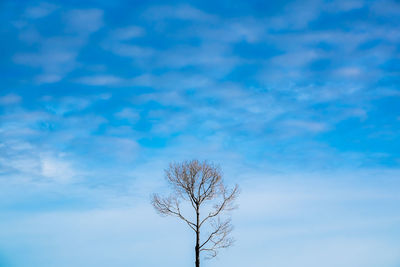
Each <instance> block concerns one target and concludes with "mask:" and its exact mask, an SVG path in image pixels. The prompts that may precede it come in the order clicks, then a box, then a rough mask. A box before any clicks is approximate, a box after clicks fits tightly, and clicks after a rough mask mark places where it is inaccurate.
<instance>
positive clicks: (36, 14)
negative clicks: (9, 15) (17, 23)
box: [25, 2, 58, 19]
mask: <svg viewBox="0 0 400 267" xmlns="http://www.w3.org/2000/svg"><path fill="white" fill-rule="evenodd" d="M57 8H58V7H57V6H56V5H54V4H50V3H44V2H42V3H40V4H39V5H37V6H33V7H28V8H27V9H26V10H25V16H26V17H28V18H30V19H39V18H43V17H46V16H48V15H49V14H51V13H52V12H54V11H55V10H56V9H57Z"/></svg>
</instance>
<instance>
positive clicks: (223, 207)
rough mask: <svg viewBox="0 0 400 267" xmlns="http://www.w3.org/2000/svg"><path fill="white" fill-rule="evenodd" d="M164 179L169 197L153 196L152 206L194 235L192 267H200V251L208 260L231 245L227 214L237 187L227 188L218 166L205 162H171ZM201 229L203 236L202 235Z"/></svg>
mask: <svg viewBox="0 0 400 267" xmlns="http://www.w3.org/2000/svg"><path fill="white" fill-rule="evenodd" d="M165 177H166V179H167V182H168V183H169V184H170V185H171V187H172V194H171V195H170V196H168V197H160V196H159V195H158V194H154V195H153V197H152V205H153V206H154V208H155V209H156V210H157V212H158V213H159V214H161V215H164V216H167V215H170V216H176V217H178V218H180V219H181V220H183V221H184V222H186V224H187V225H188V226H189V227H190V228H191V229H192V230H193V231H194V232H195V234H196V245H195V254H196V260H195V263H196V265H195V266H196V267H200V253H201V252H202V251H204V252H206V254H207V256H208V258H213V257H215V256H216V255H217V253H218V250H219V249H220V248H227V247H229V246H231V245H232V244H233V239H232V238H230V237H229V234H230V232H231V231H232V228H233V227H232V225H231V218H230V217H229V216H227V214H226V211H230V210H233V209H235V208H236V206H234V204H233V202H234V200H235V199H236V197H237V196H238V194H239V189H238V186H237V185H235V187H233V188H232V189H228V188H227V187H226V186H225V185H224V183H223V179H222V172H221V170H220V168H219V166H216V165H214V164H213V163H208V162H207V161H203V162H199V161H198V160H192V161H185V162H181V163H171V164H170V165H169V168H168V169H166V170H165ZM182 201H184V202H186V203H188V205H189V206H191V208H190V209H191V211H192V216H191V217H187V216H186V215H184V214H183V212H182V209H181V203H182ZM192 208H193V209H192ZM191 218H193V219H191ZM204 228H205V229H206V231H205V232H206V234H205V235H204V234H203V232H201V229H204ZM200 233H202V234H203V235H200Z"/></svg>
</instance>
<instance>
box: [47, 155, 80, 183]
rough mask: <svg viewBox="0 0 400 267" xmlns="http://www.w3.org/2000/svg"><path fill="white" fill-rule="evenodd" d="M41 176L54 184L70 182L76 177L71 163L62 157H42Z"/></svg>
mask: <svg viewBox="0 0 400 267" xmlns="http://www.w3.org/2000/svg"><path fill="white" fill-rule="evenodd" d="M40 163H41V174H42V176H43V177H46V178H49V179H51V180H52V181H55V182H70V181H71V180H73V179H74V178H75V176H76V172H75V171H74V168H73V167H72V165H71V163H70V162H68V161H67V160H66V159H64V158H63V157H62V156H61V157H57V156H50V155H44V156H41V158H40Z"/></svg>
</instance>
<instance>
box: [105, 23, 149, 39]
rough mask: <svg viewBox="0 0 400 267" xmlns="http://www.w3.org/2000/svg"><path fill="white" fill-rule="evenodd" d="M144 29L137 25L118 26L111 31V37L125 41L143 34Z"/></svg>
mask: <svg viewBox="0 0 400 267" xmlns="http://www.w3.org/2000/svg"><path fill="white" fill-rule="evenodd" d="M144 33H145V31H144V29H143V28H141V27H138V26H129V27H125V28H119V29H116V30H114V31H113V32H112V34H111V35H112V38H114V39H115V40H120V41H126V40H130V39H133V38H137V37H140V36H142V35H144Z"/></svg>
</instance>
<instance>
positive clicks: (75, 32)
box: [13, 9, 103, 84]
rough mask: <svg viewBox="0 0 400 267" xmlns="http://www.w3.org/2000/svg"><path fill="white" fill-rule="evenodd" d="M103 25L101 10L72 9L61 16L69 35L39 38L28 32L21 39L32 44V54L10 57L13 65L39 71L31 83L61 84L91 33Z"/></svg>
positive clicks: (76, 64) (76, 65) (74, 64)
mask: <svg viewBox="0 0 400 267" xmlns="http://www.w3.org/2000/svg"><path fill="white" fill-rule="evenodd" d="M102 25H103V11H101V10H98V9H79V10H72V11H69V12H67V13H66V15H65V28H66V29H67V31H69V32H70V33H71V34H69V35H66V36H52V37H41V36H40V35H39V33H37V32H36V33H35V32H33V33H35V34H34V35H32V33H29V34H30V35H28V36H25V37H24V38H22V39H23V40H24V41H26V42H28V43H29V42H33V41H34V42H36V43H37V47H38V50H37V51H36V52H29V53H24V52H18V53H17V54H15V55H14V56H13V60H14V62H15V63H17V64H22V65H26V66H30V67H36V68H40V69H42V73H41V74H39V75H37V76H36V77H35V78H34V80H35V81H36V82H37V83H39V84H42V83H55V82H59V81H61V80H62V79H63V78H64V77H65V76H66V75H67V74H68V73H69V72H71V71H72V70H74V69H75V68H77V67H78V66H79V63H78V62H77V56H78V54H79V51H80V49H81V48H82V47H83V46H84V45H85V44H86V43H87V41H88V37H89V35H90V34H91V33H93V32H95V31H97V30H99V29H100V28H101V26H102Z"/></svg>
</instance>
